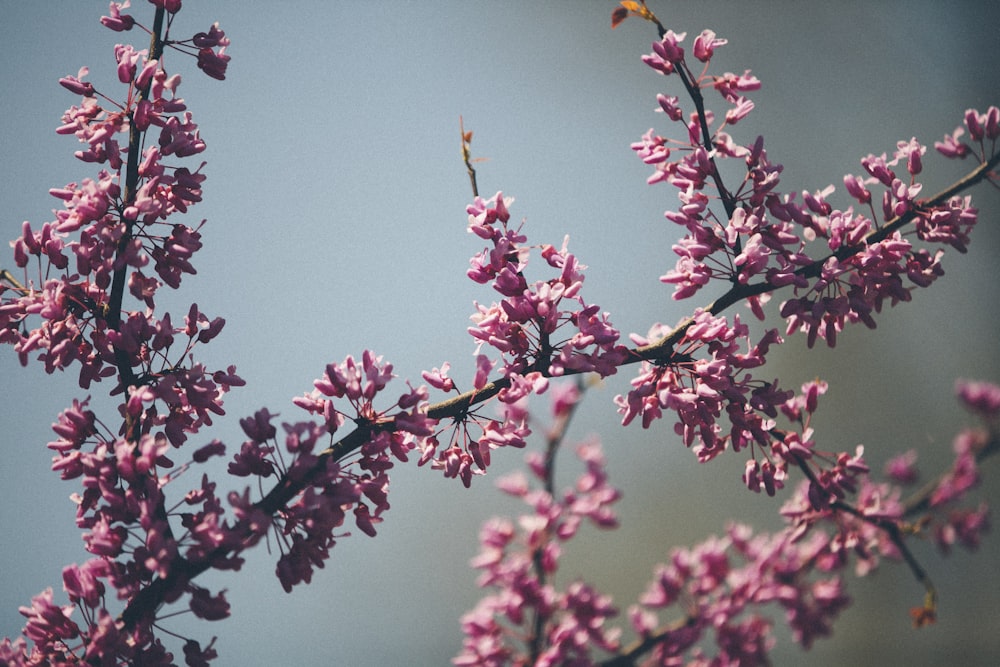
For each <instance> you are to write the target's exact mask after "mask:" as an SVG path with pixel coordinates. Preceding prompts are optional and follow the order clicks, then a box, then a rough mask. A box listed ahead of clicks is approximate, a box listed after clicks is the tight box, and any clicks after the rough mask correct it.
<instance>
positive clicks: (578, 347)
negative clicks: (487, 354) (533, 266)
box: [468, 192, 626, 376]
mask: <svg viewBox="0 0 1000 667" xmlns="http://www.w3.org/2000/svg"><path fill="white" fill-rule="evenodd" d="M511 202H512V200H510V199H505V198H504V197H503V194H502V193H500V192H498V193H497V194H496V195H494V196H493V197H491V198H489V199H487V200H484V199H482V198H480V197H476V199H475V201H474V202H473V204H472V205H471V206H469V208H468V213H469V231H470V232H471V233H473V234H475V235H476V236H478V237H480V238H482V239H485V240H487V241H489V242H490V243H491V244H492V247H489V248H485V249H484V250H483V251H482V252H480V253H479V254H478V255H476V256H475V257H473V258H472V260H471V264H472V267H471V268H470V269H469V271H468V276H469V278H471V279H472V280H473V281H475V282H477V283H480V284H486V283H490V284H491V285H492V287H493V289H494V290H496V291H497V292H498V293H499V294H500V295H501V296H503V300H502V301H500V302H499V303H493V304H491V305H490V306H483V305H480V304H477V311H478V312H477V313H476V314H475V315H473V317H472V320H473V322H474V323H475V326H473V327H471V328H470V329H469V333H470V334H472V336H473V338H475V339H476V340H477V341H478V347H477V350H478V349H481V348H482V346H483V345H489V346H490V347H492V348H494V349H495V350H497V351H498V352H500V355H501V360H502V372H503V375H504V376H511V375H514V374H522V375H523V374H526V373H529V372H531V371H539V372H541V373H543V374H545V375H547V376H558V375H564V374H566V373H567V372H570V373H583V372H595V373H599V374H600V375H601V376H607V375H612V374H614V373H615V371H616V369H617V367H618V366H619V365H620V364H621V363H622V362H623V361H624V360H625V358H626V354H625V350H624V348H623V347H622V346H621V345H619V344H618V338H619V333H618V330H617V329H615V328H614V327H612V326H611V322H610V321H609V320H608V314H607V313H602V312H601V310H600V308H599V307H598V306H596V305H593V304H588V303H586V302H585V301H584V300H583V298H582V297H581V296H580V291H581V289H582V288H583V279H584V275H583V271H584V269H586V266H584V265H583V264H580V263H579V262H578V261H577V258H576V256H575V255H573V254H572V253H570V252H569V251H568V250H567V248H566V243H565V242H564V243H563V247H562V248H561V249H556V248H555V247H554V246H551V245H544V246H542V247H541V256H542V259H544V260H545V262H546V263H547V264H548V265H549V267H551V268H552V269H555V270H556V271H558V272H559V275H558V277H556V278H551V279H549V280H545V281H536V282H534V283H531V284H529V283H528V280H527V278H525V276H524V270H525V268H526V267H527V264H528V258H529V255H530V254H531V250H532V248H531V247H529V246H526V245H524V244H525V242H526V241H527V238H526V237H525V236H524V235H523V234H522V233H521V231H520V228H517V229H514V228H511V227H510V225H509V224H508V223H509V222H510V211H509V210H508V207H509V205H510V204H511Z"/></svg>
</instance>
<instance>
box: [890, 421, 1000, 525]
mask: <svg viewBox="0 0 1000 667" xmlns="http://www.w3.org/2000/svg"><path fill="white" fill-rule="evenodd" d="M997 453H1000V435H998V434H997V433H992V434H991V435H990V437H989V439H988V440H986V441H985V442H983V443H982V444H981V445H980V446H979V447H977V449H976V453H975V458H976V463H977V464H978V463H982V462H983V461H985V460H986V459H988V458H989V457H991V456H993V455H994V454H997ZM945 474H947V473H944V474H942V475H939V476H938V477H937V478H936V479H933V480H931V481H930V482H928V483H927V484H925V485H924V486H923V487H922V488H921V489H920V490H919V491H917V492H916V493H914V494H913V495H912V496H910V497H909V498H907V499H906V500H905V501H904V502H903V516H904V517H911V516H914V515H915V514H920V513H921V512H924V511H926V510H927V509H929V508H930V504H931V496H933V495H934V492H935V491H936V490H937V488H938V487H939V486H940V485H941V481H942V479H943V478H944V475H945Z"/></svg>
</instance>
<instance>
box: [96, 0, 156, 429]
mask: <svg viewBox="0 0 1000 667" xmlns="http://www.w3.org/2000/svg"><path fill="white" fill-rule="evenodd" d="M165 13H166V10H164V8H163V7H162V6H159V7H157V8H156V14H155V15H154V18H153V29H152V31H151V32H150V37H149V57H148V60H158V59H159V58H160V56H161V55H162V54H163V39H162V37H161V33H162V32H163V17H164V14H165ZM151 85H152V81H149V82H147V83H146V85H144V86H143V87H142V88H140V89H139V96H138V99H137V100H136V106H138V104H139V103H140V102H142V101H144V100H145V99H146V98H147V97H149V88H150V86H151ZM133 109H135V106H134V107H133ZM133 115H134V112H133V113H130V114H129V136H128V158H127V161H126V167H125V186H124V190H123V193H122V194H123V197H122V207H121V212H122V213H123V214H124V211H125V209H127V208H128V207H129V206H131V205H132V204H134V203H135V197H136V193H137V192H138V191H139V162H140V152H141V150H142V140H143V138H144V137H145V134H146V132H145V130H140V129H139V128H138V127H137V126H136V124H135V122H134V119H133V117H132V116H133ZM122 217H123V219H124V221H125V233H124V234H122V237H121V239H120V240H119V241H118V249H117V251H116V252H115V261H116V263H118V262H120V261H121V257H122V255H123V254H124V253H125V251H126V250H127V248H128V247H129V245H130V244H131V242H132V238H133V228H134V226H135V221H134V220H128V219H126V218H125V217H124V215H122ZM128 273H129V267H128V265H127V264H126V263H124V262H121V266H119V267H118V268H117V269H115V273H114V276H113V278H112V280H111V296H110V300H109V303H108V314H107V324H108V327H109V328H110V329H114V330H116V331H117V330H118V328H119V327H120V326H121V316H122V300H123V299H124V297H125V280H126V278H127V277H128ZM115 365H116V366H117V367H118V375H119V377H120V378H121V386H122V389H127V388H128V387H129V386H130V385H132V384H135V374H134V373H133V372H132V364H131V361H130V359H129V355H128V353H127V352H125V351H124V350H122V349H119V348H117V347H116V348H115ZM136 426H137V423H135V422H134V421H133V422H132V423H131V424H130V425H129V427H128V433H126V434H125V437H126V438H128V439H129V440H134V439H135V438H136V436H137V435H138V434H137V433H136V432H135V429H136Z"/></svg>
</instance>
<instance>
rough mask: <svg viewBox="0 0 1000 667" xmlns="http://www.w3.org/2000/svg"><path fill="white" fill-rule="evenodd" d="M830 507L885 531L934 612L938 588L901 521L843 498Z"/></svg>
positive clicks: (798, 460)
mask: <svg viewBox="0 0 1000 667" xmlns="http://www.w3.org/2000/svg"><path fill="white" fill-rule="evenodd" d="M792 457H793V458H794V459H795V464H796V465H797V466H798V468H799V470H801V471H802V473H803V474H804V475H805V476H806V477H807V478H808V479H809V483H810V484H815V485H817V486H819V485H820V482H819V480H818V479H817V478H816V473H814V472H813V470H812V468H810V467H809V464H808V463H807V462H806V460H805V459H804V458H802V456H800V455H799V454H792ZM830 508H831V509H834V510H837V511H840V512H845V513H847V514H850V515H851V516H854V517H856V518H858V519H860V520H862V521H864V522H866V523H870V524H871V525H873V526H875V527H876V528H878V529H879V530H881V531H883V532H884V533H885V534H886V535H887V536H888V537H889V540H890V541H891V542H892V543H893V545H895V547H896V548H897V549H899V553H900V555H902V557H903V560H904V561H906V565H907V566H908V567H909V568H910V572H912V573H913V576H914V578H915V579H916V580H917V581H918V582H919V583H920V584H921V585H923V587H924V591H925V596H924V609H926V610H927V611H928V612H933V611H934V607H935V602H936V600H937V590H936V589H935V588H934V583H933V582H932V581H931V578H930V576H929V575H928V574H927V571H926V570H925V569H924V568H923V567H922V566H921V565H920V563H919V562H917V559H916V558H915V557H914V555H913V553H912V552H911V551H910V548H909V547H908V546H906V541H905V540H904V538H903V532H902V531H901V530H900V529H899V523H898V522H897V521H896V520H893V519H886V518H884V517H878V516H870V515H868V514H865V513H864V512H862V511H861V510H859V509H858V508H856V507H854V506H853V505H851V504H850V503H845V502H844V501H842V500H834V501H833V502H831V503H830Z"/></svg>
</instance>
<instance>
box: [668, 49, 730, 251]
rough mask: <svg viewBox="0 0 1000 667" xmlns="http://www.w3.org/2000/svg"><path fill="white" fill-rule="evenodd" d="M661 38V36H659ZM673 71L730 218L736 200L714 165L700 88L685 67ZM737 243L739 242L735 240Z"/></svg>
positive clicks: (716, 187) (712, 147) (703, 99)
mask: <svg viewBox="0 0 1000 667" xmlns="http://www.w3.org/2000/svg"><path fill="white" fill-rule="evenodd" d="M660 37H661V38H662V37H663V35H662V34H661V35H660ZM674 70H675V71H676V72H677V75H678V76H680V78H681V83H683V84H684V88H685V89H686V90H687V94H688V97H690V98H691V101H692V102H694V108H695V110H696V111H697V112H698V124H699V125H700V126H701V137H702V145H703V146H704V147H705V150H706V151H708V161H709V162H710V163H711V164H712V180H713V181H715V189H716V190H718V191H719V197H720V198H721V199H722V205H723V207H725V209H726V218H727V219H729V218H732V217H733V213H735V212H736V198H735V197H733V195H732V193H731V192H729V190H728V189H727V188H726V186H725V184H724V183H723V182H722V175H721V174H720V173H719V165H717V164H716V163H715V156H714V151H715V146H714V145H713V144H712V133H711V132H710V131H709V129H708V117H707V116H706V114H705V97H704V96H703V95H702V94H701V88H699V87H698V86H696V85H694V83H692V81H691V78H690V76H689V74H688V72H687V67H686V66H685V67H675V68H674ZM737 243H739V241H738V240H737ZM738 253H739V248H737V254H738Z"/></svg>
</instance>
